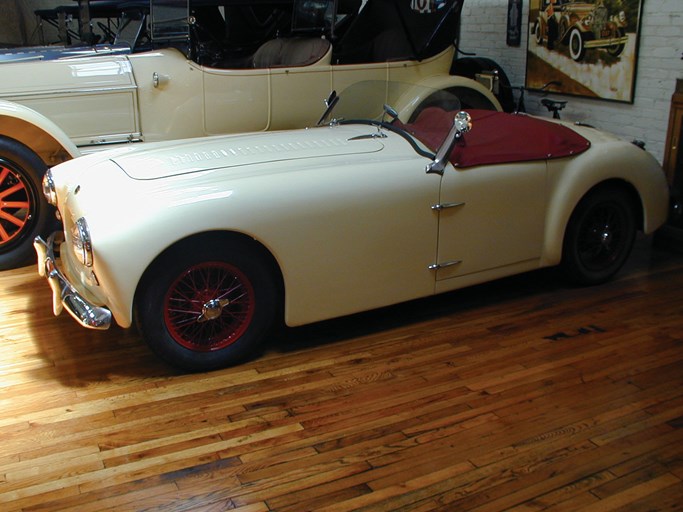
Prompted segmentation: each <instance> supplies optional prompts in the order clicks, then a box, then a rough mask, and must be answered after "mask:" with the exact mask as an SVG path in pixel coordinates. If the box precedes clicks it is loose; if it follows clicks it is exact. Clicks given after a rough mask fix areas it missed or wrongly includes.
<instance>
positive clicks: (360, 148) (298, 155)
mask: <svg viewBox="0 0 683 512" xmlns="http://www.w3.org/2000/svg"><path fill="white" fill-rule="evenodd" d="M376 131H377V129H376V128H374V127H371V126H354V127H351V126H336V127H327V126H326V127H319V128H312V129H306V130H288V131H282V132H268V133H258V134H250V135H237V136H221V137H209V138H199V139H188V140H184V141H173V142H165V143H155V144H149V145H147V146H146V147H145V146H143V147H138V148H135V149H134V150H131V151H121V152H115V153H113V154H111V155H110V157H109V159H110V160H111V161H113V162H114V163H115V164H116V165H117V166H118V167H120V168H121V169H122V170H123V171H124V172H125V173H126V174H127V175H128V176H130V177H131V178H133V179H136V180H156V179H160V178H167V177H171V176H179V175H184V174H191V173H196V172H202V171H210V170H215V169H226V170H227V169H234V170H235V171H236V172H247V173H248V172H250V171H254V170H255V166H259V165H260V164H274V165H280V166H281V167H283V168H284V167H289V164H287V163H286V162H292V161H303V160H310V159H316V158H318V159H319V158H331V157H340V156H341V157H343V156H345V155H353V154H361V153H372V152H376V151H380V150H381V149H382V148H383V147H384V146H383V144H382V143H381V142H380V140H379V139H375V138H373V137H371V135H372V134H373V133H376ZM366 135H367V137H365V136H366ZM357 137H360V139H359V138H357ZM269 167H270V166H269Z"/></svg>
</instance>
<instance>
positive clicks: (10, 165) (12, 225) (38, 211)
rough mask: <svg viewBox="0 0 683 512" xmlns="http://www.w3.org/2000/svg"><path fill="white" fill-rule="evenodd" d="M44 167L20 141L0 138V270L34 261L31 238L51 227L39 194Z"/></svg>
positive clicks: (50, 212) (50, 213) (51, 210)
mask: <svg viewBox="0 0 683 512" xmlns="http://www.w3.org/2000/svg"><path fill="white" fill-rule="evenodd" d="M46 170H47V166H46V165H45V163H44V162H43V161H42V160H41V158H40V157H39V156H38V155H36V154H35V153H34V152H33V151H31V150H30V149H29V148H28V147H26V146H24V145H23V144H21V143H19V142H17V141H15V140H12V139H7V138H2V137H0V270H7V269H11V268H16V267H20V266H22V265H27V264H29V263H31V262H34V261H35V256H36V254H35V251H34V249H33V239H34V238H35V237H36V236H37V235H41V236H45V235H46V234H47V232H48V231H49V228H51V227H52V226H53V219H54V208H53V207H52V206H50V205H49V204H48V203H47V201H46V199H45V196H44V195H43V193H42V179H43V176H44V175H45V171H46Z"/></svg>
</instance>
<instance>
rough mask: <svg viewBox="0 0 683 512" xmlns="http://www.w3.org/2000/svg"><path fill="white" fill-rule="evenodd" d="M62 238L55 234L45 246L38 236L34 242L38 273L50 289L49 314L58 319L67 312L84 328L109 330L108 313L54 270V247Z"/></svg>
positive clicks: (59, 272)
mask: <svg viewBox="0 0 683 512" xmlns="http://www.w3.org/2000/svg"><path fill="white" fill-rule="evenodd" d="M62 236H63V233H62V232H60V231H57V232H55V233H52V234H51V235H50V236H49V237H48V239H47V242H46V241H45V240H43V239H42V238H41V237H39V236H37V237H36V238H35V240H34V241H33V247H34V248H35V250H36V253H37V254H38V273H39V274H40V275H41V276H43V277H46V278H47V281H48V283H50V288H52V311H53V312H54V314H55V316H57V315H59V314H60V313H61V312H62V310H63V309H65V308H66V311H67V313H69V314H70V315H71V316H72V317H74V318H75V319H76V321H77V322H78V323H79V324H81V325H82V326H83V327H87V328H88V329H100V330H104V329H108V328H109V326H110V325H111V311H109V310H108V309H107V308H105V307H102V306H95V305H94V304H91V303H90V302H89V301H88V300H86V299H85V298H84V297H83V296H82V295H81V294H80V293H78V291H77V290H76V288H74V286H73V285H72V284H71V283H69V281H68V279H67V278H66V276H64V274H63V273H62V272H61V271H60V270H59V268H57V259H56V258H55V253H54V245H55V243H56V242H59V238H61V237H62Z"/></svg>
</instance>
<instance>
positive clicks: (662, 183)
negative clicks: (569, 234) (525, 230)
mask: <svg viewBox="0 0 683 512" xmlns="http://www.w3.org/2000/svg"><path fill="white" fill-rule="evenodd" d="M596 149H597V150H598V151H596ZM596 153H597V154H596ZM614 154H622V155H623V159H622V160H621V161H620V162H619V166H615V162H614V158H613V155H614ZM561 162H562V161H561V160H560V159H558V160H549V161H548V179H549V183H548V190H550V191H552V194H551V195H550V197H549V198H548V208H547V213H546V225H545V237H544V240H545V242H544V243H545V245H544V247H543V255H542V264H543V265H544V266H545V265H556V264H558V263H559V262H560V260H561V259H562V244H563V240H564V233H565V231H566V229H567V224H568V223H569V219H570V217H571V215H572V213H573V212H574V209H575V208H576V206H577V205H578V204H579V201H581V199H582V198H583V197H585V196H586V195H587V194H589V193H590V192H591V191H593V190H595V189H596V188H598V187H600V186H618V187H623V188H625V189H626V190H629V191H630V192H631V193H632V195H633V196H634V198H636V197H637V198H638V201H637V203H638V211H637V212H636V217H637V218H638V219H640V220H641V221H642V222H641V223H640V225H639V226H638V228H639V229H641V230H642V231H643V232H644V233H645V234H650V233H653V232H654V231H655V230H656V229H657V228H659V227H660V226H661V225H662V224H663V223H664V222H666V218H667V214H668V212H667V208H668V203H669V202H668V185H667V182H666V178H665V175H664V172H663V171H662V169H661V167H660V166H659V164H658V163H657V161H656V160H655V159H654V157H653V156H652V155H651V154H650V153H648V152H646V151H643V150H642V149H640V148H637V147H636V146H634V145H631V144H628V143H626V144H624V143H623V142H615V143H613V144H606V145H604V146H602V147H601V148H596V147H593V148H591V149H589V150H588V151H586V152H585V153H582V154H581V155H579V156H577V157H575V158H574V159H573V160H572V162H570V163H569V164H568V167H565V168H564V170H561V166H562V165H563V164H562V163H561Z"/></svg>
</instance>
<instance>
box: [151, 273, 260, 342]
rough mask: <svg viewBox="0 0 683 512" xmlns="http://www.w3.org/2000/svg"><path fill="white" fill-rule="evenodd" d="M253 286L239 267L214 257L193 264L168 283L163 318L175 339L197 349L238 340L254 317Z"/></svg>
mask: <svg viewBox="0 0 683 512" xmlns="http://www.w3.org/2000/svg"><path fill="white" fill-rule="evenodd" d="M255 304H256V302H255V294H254V287H253V285H252V283H251V281H250V280H249V279H248V278H247V277H246V275H245V274H244V273H243V272H241V271H240V270H239V269H238V268H237V267H235V266H234V265H231V264H229V263H225V262H219V261H213V262H204V263H200V264H197V265H194V266H192V267H190V268H189V269H187V270H186V271H185V272H183V273H182V274H181V275H179V276H178V278H177V279H176V280H175V281H174V282H173V284H172V285H171V286H170V287H169V289H168V291H167V293H166V295H165V297H164V302H163V311H164V322H165V324H166V327H167V329H168V331H169V333H170V335H171V336H172V337H173V339H174V340H175V341H176V342H177V343H178V344H180V345H181V346H183V347H185V348H187V349H189V350H192V351H196V352H212V351H217V350H221V349H224V348H225V347H228V346H230V345H232V344H233V343H235V342H236V341H237V340H239V339H240V337H241V336H242V335H243V334H244V333H245V332H246V331H247V329H248V328H249V326H250V325H251V322H252V320H253V317H254V309H255Z"/></svg>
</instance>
